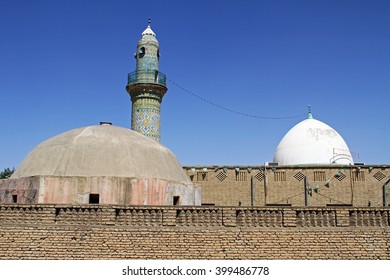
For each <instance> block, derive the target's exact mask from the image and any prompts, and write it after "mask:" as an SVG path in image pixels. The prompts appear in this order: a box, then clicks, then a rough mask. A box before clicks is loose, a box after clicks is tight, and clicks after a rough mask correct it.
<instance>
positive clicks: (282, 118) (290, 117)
mask: <svg viewBox="0 0 390 280" xmlns="http://www.w3.org/2000/svg"><path fill="white" fill-rule="evenodd" d="M166 79H167V80H168V81H169V82H170V83H172V84H173V85H175V86H176V87H178V88H179V89H181V90H183V91H184V92H186V93H188V94H190V95H192V96H193V97H195V98H197V99H198V100H200V101H202V102H204V103H207V104H209V105H211V106H214V107H216V108H218V109H221V110H223V111H227V112H229V113H232V114H236V115H239V116H242V117H248V118H254V119H262V120H287V119H297V118H302V117H305V116H307V113H305V114H299V115H293V116H282V117H270V116H259V115H254V114H248V113H244V112H240V111H236V110H233V109H231V108H228V107H225V106H221V105H219V104H217V103H214V102H212V101H210V100H208V99H206V98H204V97H202V96H200V95H197V94H195V93H193V92H192V91H189V90H188V89H186V88H184V87H182V86H181V85H179V84H178V83H176V82H174V81H172V80H171V79H168V78H166Z"/></svg>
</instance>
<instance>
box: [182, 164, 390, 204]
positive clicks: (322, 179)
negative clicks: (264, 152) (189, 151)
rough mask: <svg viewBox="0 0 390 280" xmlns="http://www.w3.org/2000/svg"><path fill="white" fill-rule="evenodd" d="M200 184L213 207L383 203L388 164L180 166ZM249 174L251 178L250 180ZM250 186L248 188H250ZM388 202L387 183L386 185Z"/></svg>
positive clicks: (388, 170) (204, 201)
mask: <svg viewBox="0 0 390 280" xmlns="http://www.w3.org/2000/svg"><path fill="white" fill-rule="evenodd" d="M183 168H184V170H185V171H186V172H187V175H188V176H190V178H191V180H192V181H193V182H194V183H196V184H198V185H200V186H201V187H202V204H213V205H217V206H226V205H230V206H238V205H241V206H251V205H252V201H253V205H254V206H266V205H286V204H287V205H291V206H305V187H306V186H305V177H306V178H307V189H308V196H307V198H308V199H307V202H308V205H309V206H315V207H325V206H327V205H353V206H355V207H367V206H373V207H382V206H383V185H384V184H385V182H386V180H387V178H389V177H390V166H388V165H372V166H369V165H363V166H355V165H344V166H343V165H322V166H320V165H318V166H274V167H270V166H185V167H183ZM252 178H253V179H252ZM252 189H253V191H252ZM387 189H388V191H387V193H388V196H389V199H387V201H388V202H387V204H388V205H387V206H389V202H390V184H389V186H388V187H387Z"/></svg>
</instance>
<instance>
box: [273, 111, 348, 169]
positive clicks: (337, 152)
mask: <svg viewBox="0 0 390 280" xmlns="http://www.w3.org/2000/svg"><path fill="white" fill-rule="evenodd" d="M273 161H274V162H277V163H279V164H280V165H300V164H331V163H335V164H353V159H352V156H351V152H350V151H349V148H348V146H347V144H346V143H345V141H344V139H343V138H342V137H341V136H340V134H338V133H337V131H336V130H334V129H333V128H331V127H330V126H329V125H327V124H325V123H323V122H320V121H318V120H315V119H313V118H312V116H311V114H309V118H308V119H306V120H304V121H302V122H300V123H298V124H297V125H295V126H294V127H293V128H291V129H290V130H289V131H288V132H287V134H286V135H285V136H284V137H283V139H282V141H280V143H279V145H278V147H277V149H276V152H275V155H274V159H273Z"/></svg>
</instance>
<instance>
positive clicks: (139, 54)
mask: <svg viewBox="0 0 390 280" xmlns="http://www.w3.org/2000/svg"><path fill="white" fill-rule="evenodd" d="M144 55H145V48H144V47H142V48H140V49H139V51H138V58H143V57H144Z"/></svg>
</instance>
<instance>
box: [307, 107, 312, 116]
mask: <svg viewBox="0 0 390 280" xmlns="http://www.w3.org/2000/svg"><path fill="white" fill-rule="evenodd" d="M308 109H309V114H308V115H307V118H308V119H312V118H313V115H312V113H311V107H310V105H309V106H308Z"/></svg>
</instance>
